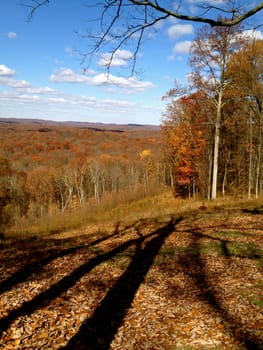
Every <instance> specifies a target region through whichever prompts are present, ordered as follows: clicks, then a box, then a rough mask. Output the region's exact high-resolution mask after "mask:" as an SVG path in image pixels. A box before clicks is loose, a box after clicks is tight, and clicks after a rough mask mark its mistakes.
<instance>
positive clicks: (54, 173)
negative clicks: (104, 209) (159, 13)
mask: <svg viewBox="0 0 263 350" xmlns="http://www.w3.org/2000/svg"><path fill="white" fill-rule="evenodd" d="M135 129H136V128H135ZM0 140H1V144H2V148H1V154H0V223H1V227H0V231H1V230H2V231H4V229H5V227H8V226H10V225H12V224H16V223H19V221H20V220H21V218H23V217H24V218H38V217H43V216H46V215H56V214H57V213H61V212H70V211H73V210H79V208H84V207H85V206H86V205H90V204H91V203H93V204H94V205H99V204H100V203H101V202H103V200H104V199H105V198H107V199H108V201H114V200H116V199H117V198H119V197H121V198H123V200H129V198H130V199H132V198H136V196H137V198H138V197H140V198H141V197H143V196H144V195H147V194H148V193H150V192H153V191H154V192H156V191H158V189H160V188H161V187H163V186H165V185H166V184H167V183H169V181H170V180H169V177H170V171H169V169H168V164H167V163H166V162H165V160H164V159H163V155H162V152H161V140H160V131H159V129H158V128H156V130H151V129H149V130H145V131H143V130H137V129H136V130H131V131H129V130H127V131H123V130H121V131H118V132H116V131H115V130H90V129H85V128H79V127H66V128H65V127H63V126H59V127H54V126H49V125H47V126H46V127H45V128H43V127H38V126H37V127H36V126H34V124H30V123H28V124H25V125H24V124H22V126H21V125H12V127H10V124H9V123H1V126H0Z"/></svg>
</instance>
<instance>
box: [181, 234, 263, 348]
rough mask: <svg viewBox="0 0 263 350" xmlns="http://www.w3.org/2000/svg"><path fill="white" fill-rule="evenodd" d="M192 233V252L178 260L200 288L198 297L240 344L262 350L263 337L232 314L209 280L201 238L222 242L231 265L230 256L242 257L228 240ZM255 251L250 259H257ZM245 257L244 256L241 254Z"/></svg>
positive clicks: (189, 246)
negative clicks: (230, 246)
mask: <svg viewBox="0 0 263 350" xmlns="http://www.w3.org/2000/svg"><path fill="white" fill-rule="evenodd" d="M188 233H191V239H192V241H191V243H190V244H189V245H188V247H187V249H188V251H191V253H190V254H189V253H187V252H186V253H184V254H180V256H179V257H178V262H179V264H180V266H181V267H182V268H183V270H184V272H185V274H186V275H188V276H189V277H190V278H191V279H192V281H193V282H194V284H195V286H196V287H197V288H198V290H199V293H198V295H197V296H198V298H199V300H202V301H204V302H206V303H207V304H209V305H210V306H211V307H212V310H214V311H215V312H216V313H218V314H219V315H220V317H221V319H222V320H223V322H224V325H225V326H226V329H228V330H229V331H230V333H231V335H232V337H233V338H234V339H235V340H236V341H237V342H238V343H240V344H243V345H244V347H245V348H246V349H247V350H260V349H262V343H263V342H262V339H259V338H258V337H257V335H256V334H255V333H254V332H253V331H252V330H246V329H244V327H243V326H242V323H241V322H240V320H238V317H237V315H232V314H231V313H230V311H229V310H228V309H227V308H225V307H224V306H223V304H222V302H221V301H220V298H219V297H218V295H217V293H216V292H215V290H214V288H213V285H212V284H211V282H210V280H209V273H208V271H207V266H206V264H205V261H204V259H203V258H202V253H201V252H202V243H201V242H200V240H201V239H202V238H208V237H209V238H211V239H213V240H216V241H218V242H220V245H221V252H222V253H223V255H224V256H225V257H226V258H227V259H228V263H229V265H230V264H231V260H230V258H231V257H232V256H235V257H240V256H239V255H238V254H235V253H233V252H232V251H231V250H230V249H229V246H228V243H229V242H228V241H227V240H223V239H220V238H215V237H212V236H207V235H206V234H204V235H203V234H202V233H200V232H198V233H196V232H194V231H188ZM252 253H253V252H248V253H247V256H245V257H246V258H248V259H257V258H258V256H256V257H255V255H254V254H252ZM241 257H243V256H241ZM213 284H215V285H218V283H217V282H216V276H215V275H213Z"/></svg>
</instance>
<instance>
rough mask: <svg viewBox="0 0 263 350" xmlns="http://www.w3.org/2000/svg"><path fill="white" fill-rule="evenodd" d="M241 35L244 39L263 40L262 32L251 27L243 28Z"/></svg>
mask: <svg viewBox="0 0 263 350" xmlns="http://www.w3.org/2000/svg"><path fill="white" fill-rule="evenodd" d="M242 36H243V37H244V38H245V39H248V40H249V39H250V40H263V33H262V32H261V31H260V30H253V29H249V30H245V31H244V32H243V33H242Z"/></svg>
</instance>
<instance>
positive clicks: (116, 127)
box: [0, 118, 160, 132]
mask: <svg viewBox="0 0 263 350" xmlns="http://www.w3.org/2000/svg"><path fill="white" fill-rule="evenodd" d="M0 123H7V124H28V123H30V124H38V125H42V126H45V127H46V126H54V125H57V126H71V127H79V128H87V129H90V130H94V131H112V132H121V131H128V130H130V131H131V130H149V131H150V130H152V131H158V130H160V126H159V125H150V124H136V123H135V124H133V123H129V124H114V123H91V122H78V121H62V122H56V121H52V120H43V119H24V118H0Z"/></svg>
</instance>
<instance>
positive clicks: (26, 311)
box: [0, 219, 175, 349]
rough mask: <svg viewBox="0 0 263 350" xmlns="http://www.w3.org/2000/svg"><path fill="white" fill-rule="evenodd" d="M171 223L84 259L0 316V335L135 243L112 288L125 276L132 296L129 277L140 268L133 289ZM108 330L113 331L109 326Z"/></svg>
mask: <svg viewBox="0 0 263 350" xmlns="http://www.w3.org/2000/svg"><path fill="white" fill-rule="evenodd" d="M174 224H175V223H174V219H171V221H170V222H169V223H168V224H167V225H165V226H163V227H162V228H160V229H158V230H156V231H153V232H151V233H149V234H147V235H141V234H140V235H139V238H138V237H137V238H133V239H129V240H127V241H124V242H123V243H121V244H119V245H117V246H116V247H114V248H113V249H111V250H109V251H107V252H105V253H102V254H99V255H98V256H96V257H94V258H91V259H89V260H88V261H87V262H85V263H84V264H82V265H80V266H79V267H77V268H76V269H75V270H74V271H72V272H71V273H70V274H69V275H67V276H65V277H63V278H62V279H61V280H59V282H57V283H55V284H54V285H51V286H50V287H49V288H48V289H47V290H46V291H44V292H42V293H40V294H39V295H37V296H35V297H34V298H33V299H31V300H30V301H26V302H24V303H23V304H22V305H21V306H20V307H18V308H16V309H14V310H12V311H11V312H9V314H8V315H7V316H6V317H4V318H2V319H1V320H0V335H1V334H2V333H3V332H4V331H5V330H6V329H7V328H8V327H9V326H10V325H11V323H12V322H13V321H15V320H16V319H17V318H18V317H20V316H25V315H30V314H32V313H33V312H34V311H36V310H37V309H39V308H41V307H44V306H46V305H47V304H49V303H50V302H51V301H52V300H54V299H55V298H57V297H59V296H60V295H61V294H62V293H64V292H66V291H67V290H68V289H69V288H70V287H72V286H74V285H75V283H76V282H77V281H79V280H80V278H81V277H83V276H84V275H86V274H88V273H89V272H90V271H91V270H92V269H93V268H95V267H96V266H97V265H99V264H101V263H103V262H105V261H107V260H109V259H111V258H113V257H114V256H116V255H117V254H119V253H121V252H123V251H125V250H126V249H128V248H129V247H130V246H133V245H135V246H136V247H137V252H136V253H135V259H133V262H132V263H131V267H130V268H129V269H128V272H127V273H125V275H124V277H122V278H121V280H120V282H117V285H116V286H115V288H114V290H116V288H117V290H121V288H123V287H120V286H122V284H123V279H124V280H125V281H127V280H128V279H129V280H130V283H131V285H130V287H129V288H131V292H130V298H132V295H134V293H135V291H136V290H135V287H133V282H132V279H133V278H131V275H132V276H134V275H136V274H137V273H138V271H140V268H142V272H141V276H140V278H139V277H138V278H135V281H136V289H137V288H138V286H139V283H140V281H142V280H143V278H144V275H145V273H146V271H147V270H148V269H149V268H150V265H151V263H152V260H153V258H154V255H153V254H152V253H151V252H150V250H151V249H154V247H155V246H156V247H159V245H160V244H161V243H162V242H163V240H164V239H165V237H167V236H168V235H169V234H170V233H171V232H172V228H173V227H174ZM118 233H119V232H118V229H115V230H114V232H113V234H112V235H109V236H107V237H104V239H109V238H110V237H111V238H112V237H113V236H115V235H118ZM122 233H123V232H122ZM152 236H156V239H155V240H154V241H153V242H152V241H150V242H152V244H150V245H149V246H148V244H147V245H146V247H145V248H144V249H143V250H142V251H141V249H140V245H141V244H142V243H143V242H144V241H145V240H146V239H149V238H151V237H152ZM101 239H102V238H101ZM95 242H97V243H98V240H96V241H94V242H93V244H95ZM154 251H155V252H156V254H157V252H158V250H157V248H155V249H154ZM147 254H149V257H147ZM133 270H134V272H133V274H132V271H133ZM135 270H136V271H135ZM127 274H128V276H127ZM125 276H126V277H125ZM119 284H120V286H119ZM129 288H128V289H129ZM126 292H127V290H126V289H125V293H126ZM123 297H124V296H123ZM111 298H112V297H111ZM106 300H107V299H106ZM123 300H124V304H125V298H124V299H123ZM126 304H127V305H128V304H129V302H126ZM120 310H121V307H120ZM99 313H100V311H98V312H97V314H99ZM95 315H96V311H95ZM122 317H123V315H122ZM119 319H120V318H119V316H118V320H119ZM118 323H119V321H118V322H117V321H116V324H118ZM83 328H85V326H83ZM116 329H117V328H116V326H115V327H114V330H115V331H116ZM110 333H113V329H112V331H111V332H110ZM108 337H110V335H108ZM93 349H94V348H93Z"/></svg>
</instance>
